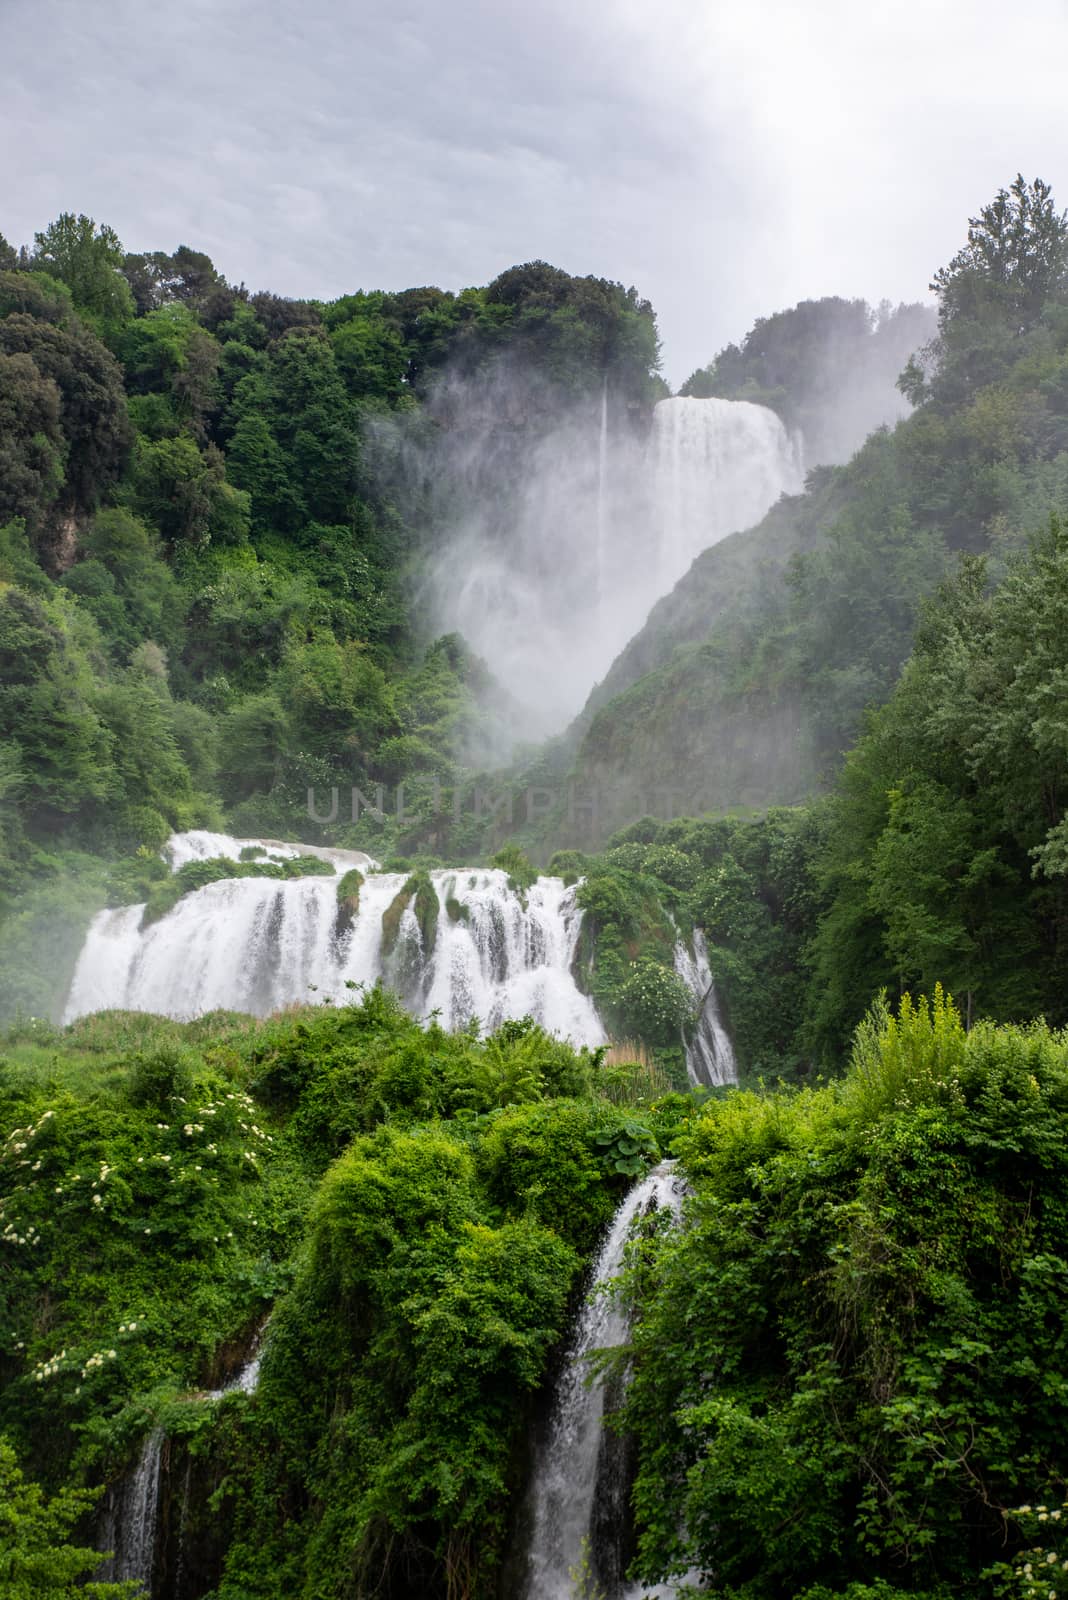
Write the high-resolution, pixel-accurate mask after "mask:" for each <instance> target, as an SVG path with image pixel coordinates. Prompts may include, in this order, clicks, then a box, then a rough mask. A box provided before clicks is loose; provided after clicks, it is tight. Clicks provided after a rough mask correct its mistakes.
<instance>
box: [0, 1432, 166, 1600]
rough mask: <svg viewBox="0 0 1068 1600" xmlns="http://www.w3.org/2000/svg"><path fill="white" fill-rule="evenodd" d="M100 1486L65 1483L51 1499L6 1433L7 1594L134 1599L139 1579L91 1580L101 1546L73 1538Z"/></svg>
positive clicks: (0, 1553) (1, 1533)
mask: <svg viewBox="0 0 1068 1600" xmlns="http://www.w3.org/2000/svg"><path fill="white" fill-rule="evenodd" d="M99 1495H100V1490H99V1489H60V1490H59V1492H58V1493H57V1494H55V1495H53V1496H52V1498H51V1499H50V1500H46V1499H45V1496H44V1492H43V1490H42V1489H41V1488H40V1487H39V1485H37V1484H36V1483H32V1482H30V1480H29V1479H27V1478H24V1477H23V1475H22V1472H21V1470H20V1469H19V1464H18V1459H17V1457H16V1455H15V1452H14V1450H13V1449H12V1448H11V1446H10V1445H9V1444H8V1442H7V1440H6V1439H0V1590H2V1592H3V1594H4V1596H5V1600H129V1597H130V1596H132V1595H133V1594H135V1593H136V1590H137V1585H136V1584H133V1583H86V1582H85V1579H86V1578H87V1577H88V1576H89V1574H90V1573H92V1572H94V1571H95V1570H96V1569H97V1568H98V1567H99V1566H100V1559H101V1558H100V1551H99V1550H90V1549H87V1548H84V1547H79V1546H77V1545H72V1544H70V1543H68V1540H69V1538H70V1534H71V1529H72V1528H73V1527H74V1525H75V1524H76V1523H77V1522H79V1521H81V1519H82V1518H83V1517H84V1516H85V1514H86V1512H87V1511H89V1509H90V1508H91V1507H92V1505H93V1503H94V1502H95V1501H96V1500H97V1499H98V1498H99Z"/></svg>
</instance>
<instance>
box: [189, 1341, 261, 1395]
mask: <svg viewBox="0 0 1068 1600" xmlns="http://www.w3.org/2000/svg"><path fill="white" fill-rule="evenodd" d="M266 1333H267V1324H266V1323H264V1324H263V1326H262V1327H261V1328H260V1330H259V1332H258V1333H257V1334H256V1336H255V1338H254V1339H253V1341H252V1345H251V1348H250V1350H249V1352H248V1355H247V1356H246V1357H245V1359H244V1361H243V1362H242V1363H241V1365H240V1367H239V1368H238V1370H237V1371H236V1372H235V1373H234V1375H233V1377H232V1378H228V1379H227V1381H226V1382H225V1383H223V1384H221V1385H220V1386H219V1388H218V1389H209V1390H208V1392H207V1394H206V1395H205V1396H204V1398H205V1400H221V1399H222V1397H223V1395H226V1394H255V1393H256V1390H257V1389H258V1388H259V1382H260V1367H261V1366H262V1364H263V1341H264V1338H265V1337H266Z"/></svg>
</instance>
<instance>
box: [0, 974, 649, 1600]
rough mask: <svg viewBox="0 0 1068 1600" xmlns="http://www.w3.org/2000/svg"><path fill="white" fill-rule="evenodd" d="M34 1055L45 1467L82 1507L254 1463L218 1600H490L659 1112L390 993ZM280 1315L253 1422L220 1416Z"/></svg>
mask: <svg viewBox="0 0 1068 1600" xmlns="http://www.w3.org/2000/svg"><path fill="white" fill-rule="evenodd" d="M6 1048H7V1050H8V1055H7V1057H5V1059H4V1066H3V1076H2V1078H0V1116H2V1119H3V1132H4V1135H5V1142H4V1144H3V1146H2V1152H0V1170H2V1175H3V1176H2V1190H3V1195H4V1198H3V1202H2V1205H3V1215H2V1217H0V1227H2V1229H3V1247H4V1249H5V1253H6V1255H7V1259H8V1266H7V1268H6V1271H5V1275H4V1279H3V1288H2V1291H0V1330H2V1334H3V1339H2V1345H3V1350H4V1352H5V1353H4V1355H3V1358H2V1359H3V1369H2V1371H3V1385H2V1388H0V1431H2V1432H3V1433H6V1434H7V1436H8V1437H9V1439H10V1441H11V1443H12V1444H13V1445H14V1446H15V1447H16V1449H17V1451H18V1459H19V1462H20V1470H23V1471H28V1472H31V1473H32V1474H33V1475H34V1477H36V1478H37V1479H38V1480H39V1481H40V1482H42V1483H43V1484H45V1485H46V1486H49V1485H51V1486H58V1485H66V1487H65V1488H64V1489H63V1490H62V1491H61V1493H62V1494H68V1491H69V1493H70V1494H73V1493H74V1491H75V1490H77V1491H78V1492H79V1493H80V1491H81V1487H82V1486H83V1485H87V1484H90V1485H91V1484H92V1483H94V1482H99V1481H100V1480H101V1479H102V1478H103V1477H104V1476H105V1475H107V1476H110V1475H112V1474H114V1473H115V1472H116V1471H118V1470H120V1469H121V1467H122V1465H123V1464H124V1463H128V1462H129V1461H130V1459H131V1456H132V1455H133V1454H135V1453H136V1449H137V1445H138V1441H139V1439H140V1438H142V1437H143V1435H144V1434H145V1432H146V1431H147V1430H148V1429H149V1428H150V1427H152V1426H154V1425H155V1426H160V1425H162V1426H165V1427H166V1428H167V1429H168V1430H169V1431H170V1432H171V1433H172V1434H173V1435H174V1437H175V1439H176V1440H177V1441H178V1443H176V1444H175V1447H174V1448H175V1449H176V1450H177V1449H183V1450H188V1451H192V1452H193V1455H192V1456H191V1457H190V1459H191V1460H194V1461H197V1462H199V1466H198V1467H197V1472H198V1474H201V1475H202V1474H203V1473H207V1474H208V1476H209V1477H210V1475H211V1473H212V1472H213V1471H214V1470H216V1468H217V1467H218V1464H219V1462H225V1464H226V1472H227V1488H226V1491H225V1496H224V1500H225V1507H226V1517H227V1519H228V1522H227V1527H228V1528H229V1530H230V1533H231V1534H232V1542H230V1541H227V1543H228V1544H229V1554H228V1555H227V1556H226V1560H225V1570H224V1571H223V1572H222V1574H221V1576H220V1575H219V1574H216V1579H217V1581H218V1582H219V1593H220V1595H223V1596H225V1595H250V1594H262V1595H264V1596H277V1595H279V1594H281V1593H301V1592H304V1590H305V1588H306V1587H307V1586H309V1585H312V1584H314V1586H315V1588H316V1589H317V1590H318V1591H319V1592H321V1593H324V1594H338V1595H342V1594H350V1593H354V1592H358V1591H359V1589H360V1587H361V1585H364V1584H366V1583H368V1582H370V1581H371V1579H372V1578H374V1579H375V1580H378V1579H381V1578H383V1577H386V1576H388V1575H390V1574H394V1573H397V1574H399V1573H408V1574H411V1573H412V1572H418V1573H419V1574H421V1578H420V1581H422V1582H424V1583H425V1585H426V1587H425V1590H424V1591H423V1592H425V1593H427V1594H428V1595H429V1594H437V1593H440V1594H443V1595H444V1594H445V1593H446V1589H448V1592H449V1593H456V1594H467V1595H472V1596H473V1595H475V1594H488V1593H490V1592H491V1588H492V1584H493V1582H494V1575H495V1573H496V1571H497V1566H498V1563H499V1560H500V1558H501V1555H502V1553H503V1551H504V1542H505V1538H506V1534H507V1531H508V1527H509V1517H510V1510H509V1505H510V1498H509V1497H510V1495H511V1494H512V1493H514V1492H515V1490H516V1489H517V1486H518V1483H519V1475H520V1473H521V1465H522V1464H521V1460H520V1458H519V1456H518V1455H517V1445H518V1443H519V1441H520V1439H521V1437H522V1431H523V1428H524V1426H525V1424H526V1422H527V1420H528V1418H529V1407H530V1403H531V1399H532V1396H533V1394H534V1392H535V1390H536V1389H537V1387H538V1385H539V1384H540V1383H541V1382H542V1381H543V1379H544V1376H545V1374H546V1371H547V1367H548V1361H549V1357H550V1354H551V1352H552V1350H553V1348H554V1346H555V1345H556V1344H557V1343H558V1342H559V1340H560V1339H561V1337H562V1336H563V1333H564V1331H565V1328H566V1319H567V1314H568V1308H569V1305H570V1304H571V1298H570V1297H571V1294H572V1290H573V1289H574V1288H575V1286H576V1285H577V1282H578V1276H579V1273H580V1269H581V1267H582V1264H583V1262H584V1260H586V1259H587V1258H588V1256H589V1254H590V1252H591V1251H592V1250H593V1249H594V1247H595V1245H596V1243H597V1239H598V1234H599V1232H600V1230H601V1228H602V1227H603V1226H604V1225H605V1223H606V1222H607V1221H608V1220H609V1218H610V1217H611V1215H612V1212H613V1210H614V1208H615V1206H616V1204H617V1203H618V1200H619V1198H620V1197H621V1195H622V1194H623V1193H624V1192H625V1190H626V1187H627V1186H628V1184H629V1183H630V1182H631V1181H632V1178H633V1176H634V1175H635V1174H638V1173H640V1172H642V1171H643V1170H644V1168H645V1166H646V1165H647V1164H648V1163H649V1162H651V1161H654V1160H656V1159H657V1158H658V1152H659V1145H658V1137H657V1128H658V1125H659V1124H658V1118H657V1113H656V1112H655V1111H654V1112H652V1113H650V1114H649V1117H648V1119H647V1120H646V1119H642V1118H641V1117H640V1115H639V1114H637V1113H635V1112H631V1113H628V1112H627V1111H625V1110H623V1109H621V1108H619V1107H617V1106H616V1105H615V1104H613V1103H611V1101H610V1100H609V1099H608V1098H607V1096H606V1095H605V1094H603V1093H602V1092H601V1072H602V1068H601V1063H600V1056H599V1054H598V1053H594V1054H592V1055H591V1054H587V1053H585V1052H579V1053H576V1052H575V1051H573V1050H571V1049H570V1048H569V1047H568V1046H567V1045H565V1044H562V1043H560V1042H559V1041H557V1040H553V1039H550V1038H548V1037H546V1035H544V1034H543V1033H542V1032H541V1031H540V1030H539V1029H538V1028H536V1027H535V1026H534V1025H533V1024H532V1023H530V1022H529V1021H526V1022H512V1023H507V1024H505V1026H504V1027H502V1028H501V1029H500V1030H499V1031H498V1032H497V1033H496V1034H494V1035H492V1036H491V1037H489V1038H487V1039H485V1040H482V1039H479V1038H478V1037H477V1034H476V1033H475V1032H474V1031H471V1032H468V1033H461V1034H454V1035H449V1034H446V1033H444V1032H443V1031H442V1030H441V1029H440V1028H438V1027H435V1026H432V1027H430V1028H427V1029H423V1028H421V1027H420V1026H419V1025H418V1024H417V1023H416V1022H414V1021H412V1019H411V1018H409V1017H408V1016H406V1015H405V1013H404V1012H403V1011H402V1010H401V1009H400V1007H399V1005H398V1004H397V1002H396V1001H395V1000H394V999H393V998H392V997H390V996H389V995H387V994H386V993H385V992H384V991H382V990H380V989H375V990H373V991H372V992H371V993H369V994H368V995H367V996H366V997H365V998H364V999H363V1001H362V1002H361V1003H360V1004H359V1005H357V1006H353V1007H347V1008H342V1009H338V1010H334V1009H330V1008H321V1009H319V1010H314V1009H310V1008H305V1009H304V1010H302V1011H296V1012H292V1013H287V1014H285V1015H284V1016H281V1017H278V1018H276V1019H274V1020H270V1021H267V1022H263V1023H253V1022H252V1021H251V1019H248V1018H227V1017H214V1018H206V1019H202V1020H201V1021H200V1022H198V1023H192V1024H186V1025H181V1024H177V1023H165V1022H162V1021H160V1020H159V1019H153V1018H138V1017H125V1016H123V1015H121V1014H116V1015H113V1016H110V1017H109V1016H107V1015H104V1016H100V1017H94V1018H91V1019H88V1020H87V1021H86V1022H84V1023H80V1024H76V1025H74V1026H73V1027H72V1028H70V1029H66V1030H62V1031H60V1030H55V1029H52V1028H50V1027H49V1025H48V1024H39V1025H36V1026H29V1025H27V1026H25V1027H24V1028H23V1029H21V1030H20V1031H18V1032H15V1033H13V1034H11V1035H10V1036H9V1038H8V1040H7V1043H6ZM661 1121H662V1125H663V1128H664V1129H674V1127H675V1126H676V1124H677V1122H678V1113H677V1110H676V1109H670V1110H669V1114H668V1116H667V1118H666V1120H664V1119H661ZM272 1307H273V1312H272V1317H271V1325H270V1334H269V1342H268V1345H267V1351H266V1354H265V1358H264V1375H263V1382H262V1385H261V1388H260V1390H259V1391H258V1393H257V1396H256V1398H255V1400H254V1401H249V1400H248V1399H247V1398H246V1397H242V1396H240V1395H234V1396H232V1397H227V1399H226V1400H225V1403H224V1402H221V1401H220V1402H210V1401H208V1400H206V1399H204V1398H203V1391H204V1390H206V1389H208V1388H209V1387H212V1386H214V1385H216V1384H217V1383H218V1381H219V1378H220V1362H221V1360H222V1359H223V1357H224V1356H225V1353H226V1351H227V1350H228V1349H229V1350H234V1349H240V1347H241V1342H242V1340H243V1339H244V1340H245V1342H246V1343H247V1340H248V1337H249V1334H250V1331H251V1330H254V1329H255V1328H256V1327H258V1326H259V1325H260V1324H261V1323H262V1321H263V1319H264V1316H265V1314H266V1312H267V1311H268V1309H270V1308H272ZM3 1459H4V1460H5V1461H6V1460H7V1458H6V1457H5V1458H3ZM213 1463H214V1464H215V1465H214V1466H213ZM12 1470H14V1466H12ZM198 1481H199V1478H198ZM76 1503H78V1504H80V1503H81V1502H77V1501H76V1499H75V1500H70V1504H72V1505H74V1504H76ZM56 1504H57V1508H58V1507H60V1506H63V1505H65V1504H67V1501H65V1500H62V1499H61V1500H59V1501H57V1502H56ZM57 1516H58V1511H57ZM56 1525H57V1526H58V1522H57V1524H56ZM223 1553H225V1546H224V1551H223ZM57 1559H58V1557H57ZM221 1559H222V1556H220V1560H221ZM71 1570H72V1571H74V1570H84V1562H83V1566H82V1567H81V1568H74V1567H72V1568H71ZM446 1573H449V1574H452V1577H451V1578H450V1579H449V1580H448V1584H446V1578H445V1574H446ZM409 1581H414V1580H409Z"/></svg>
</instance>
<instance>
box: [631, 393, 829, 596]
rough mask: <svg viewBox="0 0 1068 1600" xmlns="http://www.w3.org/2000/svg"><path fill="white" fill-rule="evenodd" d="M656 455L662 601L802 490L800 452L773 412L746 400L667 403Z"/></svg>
mask: <svg viewBox="0 0 1068 1600" xmlns="http://www.w3.org/2000/svg"><path fill="white" fill-rule="evenodd" d="M650 450H651V454H652V474H653V483H654V507H655V510H654V516H655V525H656V534H657V547H656V560H655V569H656V583H655V589H656V593H657V595H660V594H666V593H667V591H668V589H670V588H671V587H672V585H673V584H675V583H677V582H678V580H679V579H680V578H681V577H682V575H683V573H684V572H685V571H686V569H687V568H688V567H689V565H690V563H691V562H692V561H693V560H694V558H695V556H698V555H700V553H701V551H702V550H706V549H707V548H708V546H709V545H710V544H717V543H718V542H719V540H720V539H722V538H724V537H725V536H726V535H727V534H728V533H734V532H735V531H736V530H738V529H741V528H750V527H752V526H753V524H754V523H755V522H759V520H760V518H761V517H762V516H763V515H764V513H765V512H766V511H767V510H768V508H769V506H772V505H774V504H775V501H776V500H777V499H778V498H779V496H780V495H781V494H789V493H795V492H796V491H798V490H799V489H800V488H801V485H802V473H801V462H800V457H799V447H798V446H797V445H796V444H795V443H794V442H793V441H791V439H790V436H789V434H788V433H787V431H786V429H785V428H784V427H783V424H782V422H781V421H780V419H779V418H778V417H777V416H776V415H775V413H774V411H769V410H768V408H767V407H766V406H757V405H751V404H750V403H749V402H748V401H746V400H695V399H691V398H687V397H684V396H676V397H675V398H674V399H671V400H661V401H660V403H659V405H657V406H656V408H655V410H654V411H653V432H652V438H651V441H650Z"/></svg>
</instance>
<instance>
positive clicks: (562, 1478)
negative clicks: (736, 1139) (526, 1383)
mask: <svg viewBox="0 0 1068 1600" xmlns="http://www.w3.org/2000/svg"><path fill="white" fill-rule="evenodd" d="M682 1192H683V1190H682V1182H681V1180H680V1179H679V1178H678V1177H676V1175H675V1164H674V1162H672V1161H665V1162H662V1163H661V1165H660V1166H658V1167H656V1168H655V1169H654V1170H653V1171H652V1172H650V1173H649V1175H648V1176H647V1177H646V1178H643V1179H642V1181H641V1182H640V1183H637V1184H635V1186H634V1188H633V1189H632V1190H631V1191H630V1193H629V1194H628V1195H627V1197H626V1199H625V1200H624V1201H623V1203H622V1205H621V1206H620V1207H619V1209H618V1211H617V1212H616V1214H615V1217H614V1218H613V1219H612V1224H611V1227H610V1228H609V1231H608V1236H607V1238H606V1239H605V1242H604V1244H603V1245H602V1247H601V1251H600V1254H599V1255H598V1257H597V1261H596V1263H595V1265H594V1269H593V1287H592V1292H591V1295H590V1298H589V1299H588V1300H587V1303H586V1304H585V1306H584V1307H583V1310H582V1313H581V1315H580V1317H579V1320H578V1324H577V1326H576V1329H575V1333H574V1336H573V1339H572V1342H571V1347H570V1349H569V1351H568V1355H567V1360H566V1363H565V1366H564V1370H563V1372H562V1374H561V1376H560V1379H559V1383H558V1385H557V1390H556V1396H555V1399H554V1403H553V1411H552V1417H551V1420H550V1423H549V1431H548V1434H547V1437H546V1441H545V1445H544V1448H543V1449H542V1451H541V1452H540V1454H539V1458H538V1460H537V1462H536V1464H535V1470H534V1478H533V1482H532V1485H531V1513H532V1517H531V1520H532V1534H531V1540H530V1547H529V1551H528V1556H527V1570H526V1576H525V1589H524V1600H571V1597H572V1595H573V1594H574V1584H573V1581H572V1576H571V1575H572V1573H573V1572H574V1571H575V1570H577V1569H578V1568H579V1567H580V1565H581V1563H582V1561H583V1558H584V1556H585V1557H586V1558H587V1559H588V1560H589V1561H590V1563H591V1566H592V1567H593V1568H594V1571H593V1573H592V1576H593V1579H594V1581H595V1583H596V1584H597V1585H598V1586H600V1585H601V1584H603V1583H604V1581H605V1575H604V1574H603V1572H602V1570H601V1569H600V1568H599V1566H598V1561H599V1557H598V1551H597V1547H596V1529H597V1525H598V1521H599V1520H600V1519H599V1517H598V1510H599V1502H601V1501H603V1499H604V1498H605V1497H606V1496H607V1497H608V1499H609V1501H610V1502H611V1505H610V1507H609V1508H608V1509H609V1510H610V1512H613V1513H614V1512H616V1511H617V1510H618V1509H619V1508H618V1499H619V1493H618V1483H616V1482H615V1481H613V1480H614V1476H615V1475H614V1473H613V1471H612V1469H611V1465H610V1463H609V1461H608V1460H606V1457H610V1455H611V1451H610V1450H608V1449H606V1441H607V1439H608V1436H607V1435H606V1433H605V1431H604V1428H603V1426H602V1424H603V1419H604V1408H605V1384H604V1381H603V1380H602V1379H601V1378H597V1379H595V1380H594V1381H593V1382H589V1381H588V1378H589V1361H590V1356H591V1355H592V1354H593V1352H594V1351H596V1350H603V1349H609V1348H612V1347H613V1346H616V1345H620V1344H622V1343H623V1342H624V1340H625V1339H626V1336H627V1318H626V1314H625V1312H624V1310H623V1309H622V1307H621V1306H620V1305H619V1303H618V1301H617V1300H615V1299H612V1298H610V1297H608V1296H607V1295H605V1294H604V1293H603V1292H602V1293H599V1292H598V1291H599V1290H603V1287H604V1285H605V1284H606V1283H607V1282H608V1280H609V1279H610V1278H613V1277H615V1276H616V1274H617V1273H618V1272H619V1271H620V1269H621V1267H622V1265H623V1252H624V1248H625V1246H626V1243H627V1239H628V1237H629V1235H630V1232H631V1228H632V1226H633V1223H634V1221H635V1219H636V1218H637V1217H639V1216H641V1215H643V1214H644V1213H645V1212H647V1211H650V1210H654V1209H660V1208H664V1207H666V1208H668V1209H669V1210H671V1211H672V1212H675V1213H677V1212H678V1210H679V1208H680V1206H681V1202H682ZM609 1564H610V1565H613V1566H615V1565H617V1564H616V1563H609ZM608 1581H609V1582H611V1583H612V1585H613V1588H612V1591H611V1592H610V1593H609V1595H608V1597H607V1600H630V1596H631V1595H632V1594H633V1595H635V1596H637V1595H638V1594H642V1593H645V1594H656V1593H660V1594H664V1595H667V1594H669V1593H671V1591H670V1590H667V1589H661V1590H659V1591H658V1590H652V1591H649V1590H641V1589H634V1590H624V1591H621V1588H620V1585H619V1582H618V1580H617V1578H616V1574H615V1572H613V1573H612V1574H611V1575H609V1576H608Z"/></svg>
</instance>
